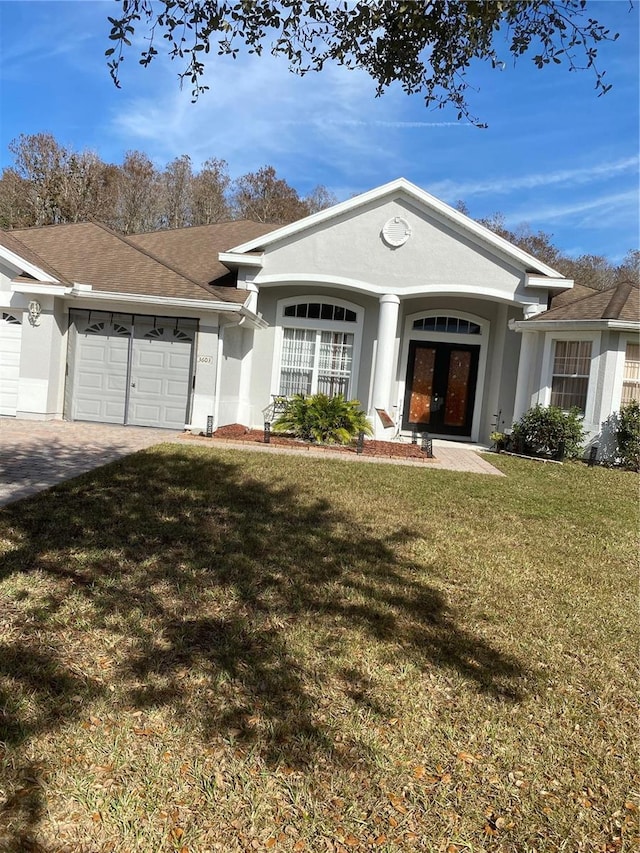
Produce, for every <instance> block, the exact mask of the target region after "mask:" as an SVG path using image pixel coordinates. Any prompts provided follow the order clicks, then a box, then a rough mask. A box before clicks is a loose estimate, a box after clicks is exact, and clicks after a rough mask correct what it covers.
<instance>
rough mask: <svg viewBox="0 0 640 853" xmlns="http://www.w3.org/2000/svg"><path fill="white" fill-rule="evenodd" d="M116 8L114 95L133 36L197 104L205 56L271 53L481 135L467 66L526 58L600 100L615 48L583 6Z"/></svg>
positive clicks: (575, 2)
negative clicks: (163, 55)
mask: <svg viewBox="0 0 640 853" xmlns="http://www.w3.org/2000/svg"><path fill="white" fill-rule="evenodd" d="M117 2H118V4H119V5H120V7H121V13H122V14H121V15H119V16H113V17H109V23H110V25H111V32H110V36H109V38H110V39H111V41H112V42H113V44H112V46H111V47H110V48H109V49H108V50H107V51H106V55H107V57H108V66H109V70H110V73H111V76H112V78H113V80H114V82H115V84H116V85H117V86H120V72H121V65H122V62H123V60H124V58H125V56H126V54H127V52H129V51H130V50H132V49H133V38H134V36H142V37H143V38H144V39H145V40H146V46H145V47H144V48H143V49H142V50H141V51H140V55H139V62H140V64H141V65H143V66H145V67H146V66H148V65H150V64H151V62H152V61H153V60H154V59H155V58H156V57H157V56H158V53H159V50H160V48H159V47H158V45H159V44H163V45H164V46H165V50H166V52H167V53H168V55H169V56H170V57H171V58H172V59H177V60H179V61H180V62H181V64H182V68H181V70H180V71H179V77H180V81H181V83H183V82H185V81H188V82H189V83H190V84H191V87H192V95H193V98H194V99H196V98H197V97H198V96H199V95H200V94H202V93H203V92H204V91H205V90H206V89H208V88H209V86H208V84H206V83H205V82H204V77H205V68H206V62H207V59H206V57H207V54H210V53H212V52H215V53H217V54H218V55H226V56H231V57H233V58H236V57H237V56H238V55H239V54H240V52H241V51H246V52H248V53H249V54H257V55H261V54H262V53H263V52H264V51H265V50H268V51H269V52H271V53H272V54H273V55H274V56H279V57H282V58H284V59H285V60H286V61H287V62H288V65H289V69H290V70H291V71H293V72H294V73H296V74H299V75H304V74H306V73H307V72H309V71H321V70H322V68H323V67H324V66H325V65H327V64H329V63H334V64H337V65H341V66H344V67H346V68H349V69H356V68H358V69H361V70H363V71H365V72H366V73H367V74H369V76H370V77H371V78H372V80H373V81H374V82H375V84H376V95H378V96H379V95H382V94H383V93H384V92H385V91H386V89H388V88H389V86H390V85H391V84H392V83H394V82H397V83H399V84H400V85H401V86H402V88H403V90H404V91H405V92H406V93H407V94H417V93H420V94H422V96H423V97H424V100H425V104H426V106H427V107H439V108H442V107H445V106H447V105H452V106H453V107H454V108H455V109H456V110H457V114H458V118H459V119H463V118H464V119H467V120H470V121H472V122H473V123H474V124H476V125H478V126H479V127H484V126H485V125H483V124H482V123H481V122H480V121H479V120H478V119H477V118H476V117H474V116H473V115H472V114H471V111H470V107H469V103H468V97H467V96H468V89H469V86H470V83H469V81H468V73H469V71H470V68H471V65H472V63H474V62H476V61H480V62H484V63H488V64H490V65H491V66H492V67H493V68H501V67H504V65H505V64H506V61H507V60H509V59H510V60H513V61H516V60H518V59H519V58H520V57H522V56H524V55H525V54H526V55H529V56H530V58H531V59H532V61H533V62H534V64H535V65H536V67H538V68H543V67H544V66H545V65H549V64H551V63H553V64H558V65H564V66H565V67H566V68H568V69H569V70H570V71H576V70H580V69H590V70H591V72H592V73H593V75H594V79H595V88H596V91H597V93H598V94H599V95H603V94H605V93H606V92H607V91H608V90H609V89H610V88H611V86H610V84H609V83H607V82H606V81H605V72H604V71H601V70H600V69H599V68H598V66H597V64H596V63H597V55H598V46H599V44H600V43H601V42H603V41H614V40H615V39H617V38H618V33H612V32H611V31H610V30H608V29H607V28H606V27H605V26H604V25H603V24H601V23H599V22H598V21H597V20H596V19H595V18H592V17H591V16H590V14H589V11H588V4H587V0H508V2H501V1H500V0H359V2H355V3H346V2H345V3H336V2H335V0H117ZM629 5H630V7H631V3H630V4H629ZM498 33H502V34H504V35H505V36H506V39H504V40H503V44H504V47H503V48H498V47H497V42H498V38H497V36H498ZM501 50H503V51H504V53H501Z"/></svg>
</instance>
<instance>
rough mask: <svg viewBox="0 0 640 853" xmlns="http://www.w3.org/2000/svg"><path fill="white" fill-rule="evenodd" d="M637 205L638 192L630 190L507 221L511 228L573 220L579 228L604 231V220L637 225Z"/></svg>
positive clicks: (522, 212) (516, 214)
mask: <svg viewBox="0 0 640 853" xmlns="http://www.w3.org/2000/svg"><path fill="white" fill-rule="evenodd" d="M637 204H638V193H637V191H636V190H626V191H624V192H618V193H607V194H605V195H602V196H597V197H595V198H588V199H583V200H582V201H568V202H561V203H546V204H544V203H543V204H542V205H541V206H537V207H527V208H520V209H519V210H512V211H510V213H508V214H507V215H506V216H505V221H506V223H507V224H508V225H515V224H518V223H521V222H523V221H526V222H529V223H534V222H537V223H540V222H548V223H553V222H557V221H560V220H564V221H567V220H572V221H573V222H574V224H576V225H578V226H579V227H581V228H587V227H601V226H602V224H603V217H606V224H607V225H608V226H612V225H614V224H615V221H616V219H619V220H621V221H624V222H626V223H628V222H629V221H633V219H635V220H636V221H637V218H638V207H637Z"/></svg>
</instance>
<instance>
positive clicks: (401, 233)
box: [382, 216, 411, 248]
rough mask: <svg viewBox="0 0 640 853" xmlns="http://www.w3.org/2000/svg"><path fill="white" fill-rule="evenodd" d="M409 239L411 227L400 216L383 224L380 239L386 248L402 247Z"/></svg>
mask: <svg viewBox="0 0 640 853" xmlns="http://www.w3.org/2000/svg"><path fill="white" fill-rule="evenodd" d="M409 237H411V226H410V225H409V223H408V222H407V220H406V219H403V218H402V217H401V216H394V217H393V219H390V220H389V221H388V222H385V224H384V228H383V229H382V238H383V240H384V242H385V243H386V244H387V245H388V246H393V247H394V248H398V246H404V244H405V243H406V242H407V240H408V239H409Z"/></svg>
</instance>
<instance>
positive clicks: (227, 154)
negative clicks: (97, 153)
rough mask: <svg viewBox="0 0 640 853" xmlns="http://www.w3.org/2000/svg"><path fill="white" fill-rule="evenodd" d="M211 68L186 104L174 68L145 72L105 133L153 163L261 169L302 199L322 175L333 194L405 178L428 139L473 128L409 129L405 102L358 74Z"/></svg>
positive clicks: (250, 63)
mask: <svg viewBox="0 0 640 853" xmlns="http://www.w3.org/2000/svg"><path fill="white" fill-rule="evenodd" d="M209 61H210V65H209V66H208V72H207V81H206V82H208V83H209V85H210V86H211V89H210V90H209V91H208V92H206V93H204V94H203V95H202V96H201V97H200V98H199V99H198V101H197V102H196V103H195V104H192V103H191V97H190V91H185V90H183V91H182V92H180V91H179V90H178V85H177V83H176V76H175V75H176V71H177V70H178V68H177V66H175V65H172V64H171V63H169V62H167V61H164V60H162V59H161V60H160V63H159V64H158V66H157V67H155V70H153V71H152V69H149V71H148V72H147V73H149V74H151V73H153V74H154V75H155V76H154V92H153V94H151V95H149V96H147V97H145V98H135V99H126V100H125V102H124V103H123V104H122V103H121V104H120V106H119V109H118V112H117V113H114V115H113V116H112V119H111V131H112V133H113V134H115V135H116V137H118V138H120V139H122V140H126V145H127V147H129V148H131V147H141V148H144V150H146V151H147V153H149V155H150V156H151V157H152V158H153V159H154V160H155V161H156V162H157V163H158V164H164V163H165V162H167V160H169V159H172V158H173V157H175V156H178V155H180V154H184V153H188V154H189V155H190V156H191V158H192V160H193V161H194V164H195V165H196V166H199V165H200V163H201V162H202V161H203V160H205V159H206V158H207V157H211V156H218V157H223V158H224V159H226V160H227V161H228V162H229V166H230V172H231V174H232V175H234V176H235V175H240V174H243V173H245V172H248V171H253V170H255V169H256V168H259V167H260V166H262V165H264V164H267V163H268V164H272V165H274V166H275V167H276V169H277V170H278V171H282V173H283V174H285V177H286V178H287V180H289V181H290V182H291V183H293V184H294V185H295V186H296V187H298V188H300V189H301V190H302V191H305V190H306V189H307V188H310V187H311V186H313V185H315V184H317V183H327V180H326V175H327V174H329V175H330V176H331V180H330V181H329V183H333V188H334V190H335V189H336V186H335V185H336V184H345V183H347V184H349V185H350V184H352V183H355V184H356V186H357V187H358V188H359V189H365V188H366V189H368V188H370V187H371V186H374V185H375V184H377V183H382V182H384V181H385V180H389V179H390V178H393V177H398V176H399V175H401V174H404V173H405V172H406V171H409V170H410V169H409V166H410V163H411V158H410V156H409V154H408V149H409V148H411V149H412V150H413V147H414V146H415V145H416V142H417V143H418V144H419V145H421V143H420V139H422V138H424V139H426V138H427V137H426V135H427V134H432V133H436V134H438V138H439V139H440V140H442V134H448V133H454V134H455V135H456V137H459V136H460V129H461V128H465V127H469V126H471V125H466V124H464V123H458V122H449V121H421V120H407V119H405V115H406V110H407V104H408V99H407V96H406V95H404V93H401V92H400V91H399V90H396V91H390V92H388V93H387V94H386V95H385V96H384V97H383V98H378V99H376V98H374V85H373V83H372V82H371V80H370V79H369V78H368V77H367V75H365V74H364V73H362V72H354V71H348V70H347V69H344V68H338V67H334V66H327V67H325V68H324V69H323V71H322V73H321V74H314V73H309V74H308V75H306V76H304V77H302V78H301V77H299V76H296V75H294V74H291V73H289V72H288V71H287V68H286V64H284V63H283V62H282V61H279V60H276V59H274V58H272V57H270V56H267V55H265V56H262V57H259V58H258V57H243V58H240V59H238V60H236V61H233V60H231V59H229V58H228V57H213V58H211V59H210V60H209ZM143 73H144V72H143ZM186 88H189V87H188V86H186ZM125 95H126V91H125ZM413 103H414V104H415V101H414V102H413ZM423 135H424V136H423ZM425 144H426V143H425Z"/></svg>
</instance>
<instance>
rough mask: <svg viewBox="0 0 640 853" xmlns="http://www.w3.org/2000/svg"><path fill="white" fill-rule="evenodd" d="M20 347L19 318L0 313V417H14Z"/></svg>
mask: <svg viewBox="0 0 640 853" xmlns="http://www.w3.org/2000/svg"><path fill="white" fill-rule="evenodd" d="M21 346H22V325H21V323H20V318H19V316H16V315H15V314H12V313H10V312H9V311H3V312H2V313H0V415H4V416H9V417H15V415H16V409H17V406H18V378H19V376H20V350H21Z"/></svg>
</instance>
